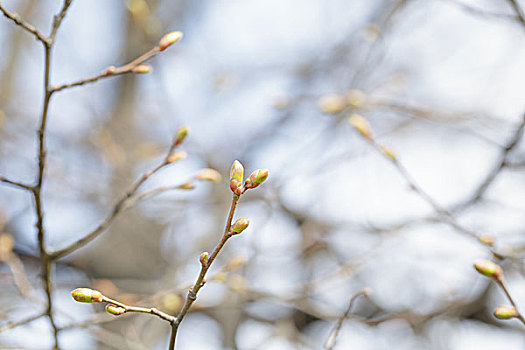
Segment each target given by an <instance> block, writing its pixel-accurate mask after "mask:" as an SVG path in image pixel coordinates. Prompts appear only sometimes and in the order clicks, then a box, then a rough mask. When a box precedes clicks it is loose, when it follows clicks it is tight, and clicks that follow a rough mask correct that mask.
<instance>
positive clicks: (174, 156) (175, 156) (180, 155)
mask: <svg viewBox="0 0 525 350" xmlns="http://www.w3.org/2000/svg"><path fill="white" fill-rule="evenodd" d="M187 156H188V154H187V153H186V152H184V151H175V152H172V153H171V154H170V155H169V156H168V163H170V164H171V163H174V162H176V161H179V160H181V159H184V158H186V157H187Z"/></svg>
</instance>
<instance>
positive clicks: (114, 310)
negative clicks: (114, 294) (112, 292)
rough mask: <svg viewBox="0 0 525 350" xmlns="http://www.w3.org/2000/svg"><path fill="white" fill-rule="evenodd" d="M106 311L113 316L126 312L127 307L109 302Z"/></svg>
mask: <svg viewBox="0 0 525 350" xmlns="http://www.w3.org/2000/svg"><path fill="white" fill-rule="evenodd" d="M106 312H107V313H108V314H112V315H113V316H120V315H122V314H124V313H125V312H126V309H124V308H123V307H120V306H117V305H113V304H108V305H106Z"/></svg>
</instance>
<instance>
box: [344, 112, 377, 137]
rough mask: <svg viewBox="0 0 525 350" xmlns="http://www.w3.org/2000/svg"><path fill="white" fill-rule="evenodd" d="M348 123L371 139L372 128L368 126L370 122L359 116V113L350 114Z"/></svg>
mask: <svg viewBox="0 0 525 350" xmlns="http://www.w3.org/2000/svg"><path fill="white" fill-rule="evenodd" d="M349 120H350V124H352V126H353V127H354V128H355V129H356V130H357V131H359V133H360V134H361V135H362V136H363V137H365V138H367V139H372V128H371V127H370V124H368V121H367V120H366V119H365V118H363V117H362V116H360V115H359V114H351V115H350V117H349Z"/></svg>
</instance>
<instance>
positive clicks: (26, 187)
mask: <svg viewBox="0 0 525 350" xmlns="http://www.w3.org/2000/svg"><path fill="white" fill-rule="evenodd" d="M0 182H2V183H5V184H8V185H11V186H14V187H18V188H21V189H23V190H27V191H31V192H32V191H33V187H31V186H30V185H27V184H24V183H22V182H19V181H13V180H10V179H8V178H6V177H4V176H2V175H0Z"/></svg>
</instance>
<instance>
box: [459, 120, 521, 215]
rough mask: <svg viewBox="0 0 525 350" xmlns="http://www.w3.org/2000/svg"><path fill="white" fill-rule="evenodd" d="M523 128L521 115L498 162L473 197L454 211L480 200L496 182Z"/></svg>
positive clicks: (518, 140) (519, 139) (517, 142)
mask: <svg viewBox="0 0 525 350" xmlns="http://www.w3.org/2000/svg"><path fill="white" fill-rule="evenodd" d="M524 127H525V114H523V117H522V119H521V122H520V123H519V124H518V126H517V127H516V129H515V131H514V133H513V135H512V136H511V137H510V139H509V141H508V142H507V143H506V145H505V146H504V147H503V149H502V151H501V153H500V155H499V157H498V161H497V162H496V164H495V165H494V167H493V168H492V170H491V171H490V172H489V173H488V174H487V176H486V177H485V179H484V180H483V182H481V184H480V185H479V186H478V187H477V189H476V190H475V191H474V195H473V196H472V197H471V198H470V199H469V200H467V201H465V202H463V203H461V204H460V205H458V206H456V207H455V208H454V209H455V210H458V209H459V210H461V209H464V208H467V207H469V206H471V205H473V204H475V203H477V202H479V201H480V200H481V198H482V197H483V195H484V194H485V192H486V191H487V190H488V188H489V187H490V185H492V183H493V182H494V180H496V178H497V177H498V175H499V174H500V173H501V171H502V170H503V168H505V167H506V166H507V162H508V159H509V154H510V152H511V151H512V150H513V149H514V148H516V146H517V145H518V144H519V142H520V141H521V139H522V138H523V129H524Z"/></svg>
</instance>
